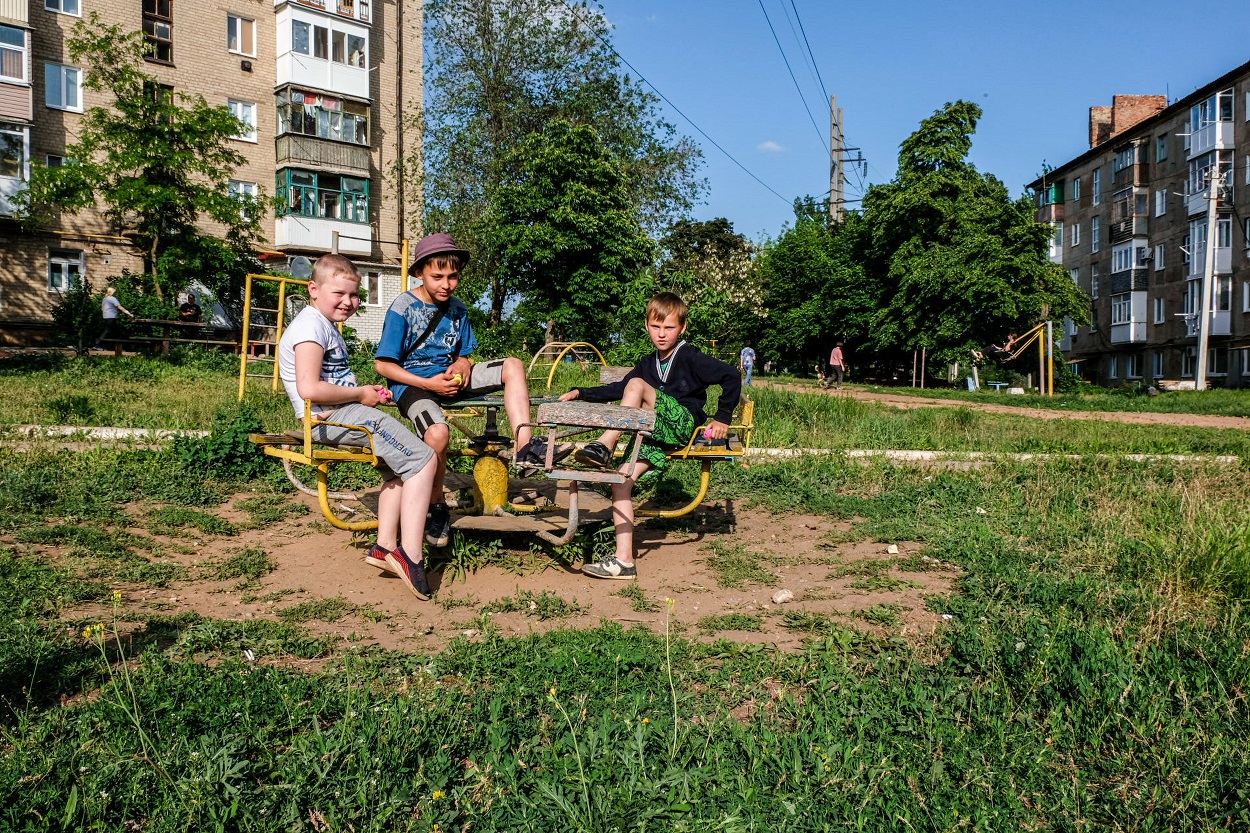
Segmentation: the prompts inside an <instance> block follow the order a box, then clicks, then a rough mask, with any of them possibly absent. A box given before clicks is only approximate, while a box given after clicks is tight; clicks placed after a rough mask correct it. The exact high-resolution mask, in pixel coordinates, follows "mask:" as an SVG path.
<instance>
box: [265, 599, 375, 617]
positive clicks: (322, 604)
mask: <svg viewBox="0 0 1250 833" xmlns="http://www.w3.org/2000/svg"><path fill="white" fill-rule="evenodd" d="M348 616H360V617H362V618H364V619H368V620H369V621H371V622H381V621H383V620H385V619H389V618H390V617H389V615H387V614H385V613H383V612H381V611H379V610H377V609H375V608H374V607H373V606H372V605H358V604H353V603H352V602H349V601H347V599H344V598H343V597H342V596H335V597H334V598H332V599H313V600H312V601H307V602H302V603H300V604H297V605H292V606H291V607H287V608H283V609H282V610H279V611H278V618H279V619H281V620H282V621H284V622H312V621H317V622H338V621H339V620H341V619H345V618H347V617H348Z"/></svg>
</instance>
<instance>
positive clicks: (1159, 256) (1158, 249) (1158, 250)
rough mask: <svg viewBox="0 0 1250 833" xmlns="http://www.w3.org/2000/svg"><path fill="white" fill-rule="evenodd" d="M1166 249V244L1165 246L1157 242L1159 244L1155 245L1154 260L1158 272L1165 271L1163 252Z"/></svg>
mask: <svg viewBox="0 0 1250 833" xmlns="http://www.w3.org/2000/svg"><path fill="white" fill-rule="evenodd" d="M1166 249H1167V247H1166V246H1164V245H1163V244H1162V243H1157V244H1156V245H1155V257H1154V261H1155V271H1156V272H1162V271H1163V253H1164V252H1165V251H1166Z"/></svg>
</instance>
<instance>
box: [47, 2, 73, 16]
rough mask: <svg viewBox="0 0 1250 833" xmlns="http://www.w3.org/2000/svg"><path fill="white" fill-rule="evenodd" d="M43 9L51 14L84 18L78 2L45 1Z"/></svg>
mask: <svg viewBox="0 0 1250 833" xmlns="http://www.w3.org/2000/svg"><path fill="white" fill-rule="evenodd" d="M43 7H44V8H45V9H47V10H48V11H50V12H57V13H58V14H72V15H73V16H74V17H82V9H81V8H80V7H79V6H78V0H43Z"/></svg>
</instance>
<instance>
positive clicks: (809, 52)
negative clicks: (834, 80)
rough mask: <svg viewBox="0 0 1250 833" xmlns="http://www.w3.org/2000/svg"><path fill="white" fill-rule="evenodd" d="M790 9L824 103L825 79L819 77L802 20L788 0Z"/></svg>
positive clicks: (818, 70)
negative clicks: (800, 33)
mask: <svg viewBox="0 0 1250 833" xmlns="http://www.w3.org/2000/svg"><path fill="white" fill-rule="evenodd" d="M782 8H784V6H783V7H782ZM790 8H792V9H794V19H795V21H797V22H798V24H799V31H800V32H802V33H803V45H804V46H806V47H807V55H808V57H809V58H811V59H812V69H814V70H815V71H816V82H817V83H818V84H820V94H821V95H823V96H824V97H825V101H828V100H829V91H828V90H827V89H825V79H823V78H821V77H820V65H819V64H817V63H816V55H815V54H813V53H812V45H811V43H809V42H808V40H807V30H806V29H804V28H803V18H801V17H799V9H798V7H797V6H795V5H794V0H790Z"/></svg>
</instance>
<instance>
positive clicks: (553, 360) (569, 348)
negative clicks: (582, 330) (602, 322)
mask: <svg viewBox="0 0 1250 833" xmlns="http://www.w3.org/2000/svg"><path fill="white" fill-rule="evenodd" d="M570 355H572V357H573V360H574V361H576V362H577V363H578V364H579V365H581V366H582V368H583V369H585V368H586V367H588V366H590V365H592V364H597V365H600V366H602V367H607V366H608V363H607V362H606V361H604V358H603V354H602V353H600V352H599V348H598V347H596V346H595V345H593V344H591V343H590V342H588V341H552V342H549V343H547V344H544V345H543V346H542V349H540V350H539V351H538V352H537V353H535V354H534V358H532V359H530V366H529V367H528V368H527V369H526V371H525V378H527V379H541V378H542V376H543V371H544V370H546V377H547V387H546V389H547V390H551V383H552V382H553V381H554V380H555V378H556V368H558V367H559V366H560V362H562V361H564V360H565V358H567V357H568V356H570Z"/></svg>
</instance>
